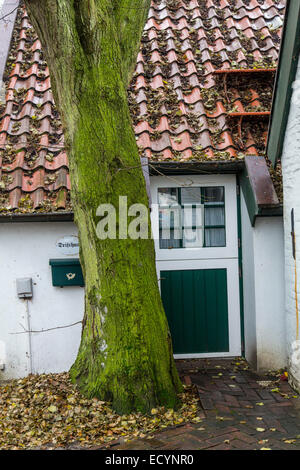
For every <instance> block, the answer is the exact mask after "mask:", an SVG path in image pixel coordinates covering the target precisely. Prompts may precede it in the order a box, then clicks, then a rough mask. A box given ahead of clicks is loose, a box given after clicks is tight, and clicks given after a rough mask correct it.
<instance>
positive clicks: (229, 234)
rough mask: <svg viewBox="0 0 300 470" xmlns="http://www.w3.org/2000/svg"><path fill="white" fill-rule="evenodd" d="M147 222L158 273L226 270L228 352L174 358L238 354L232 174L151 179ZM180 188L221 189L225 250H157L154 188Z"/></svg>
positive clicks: (184, 356) (238, 310)
mask: <svg viewBox="0 0 300 470" xmlns="http://www.w3.org/2000/svg"><path fill="white" fill-rule="evenodd" d="M150 182H151V197H152V211H151V219H152V220H151V222H152V230H153V233H154V243H155V250H156V269H157V276H158V279H159V286H160V272H161V271H172V270H192V269H217V268H219V269H221V268H223V269H226V270H227V296H228V329H229V351H228V352H223V353H220V352H217V353H199V354H175V355H174V357H175V358H177V359H185V358H210V357H211V358H213V357H233V356H240V355H241V316H240V295H239V259H238V226H237V194H236V176H235V175H204V176H202V175H191V176H174V177H173V176H152V177H151V178H150ZM181 186H184V187H186V186H202V187H203V186H204V187H205V186H223V187H224V190H225V230H226V247H217V248H176V249H165V250H163V249H160V248H159V237H158V205H157V203H158V192H157V190H158V188H163V187H181Z"/></svg>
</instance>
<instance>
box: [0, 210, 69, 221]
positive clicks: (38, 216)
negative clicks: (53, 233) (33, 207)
mask: <svg viewBox="0 0 300 470" xmlns="http://www.w3.org/2000/svg"><path fill="white" fill-rule="evenodd" d="M73 221H74V214H73V212H40V213H33V214H5V215H0V223H11V222H22V223H23V222H73Z"/></svg>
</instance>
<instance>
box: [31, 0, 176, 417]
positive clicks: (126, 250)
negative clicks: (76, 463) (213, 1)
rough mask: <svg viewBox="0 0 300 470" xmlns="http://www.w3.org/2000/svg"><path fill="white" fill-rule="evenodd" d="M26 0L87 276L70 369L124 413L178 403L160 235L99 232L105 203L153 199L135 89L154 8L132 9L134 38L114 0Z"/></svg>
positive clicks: (86, 388) (87, 390) (83, 385)
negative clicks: (138, 137) (63, 152)
mask: <svg viewBox="0 0 300 470" xmlns="http://www.w3.org/2000/svg"><path fill="white" fill-rule="evenodd" d="M26 3H27V5H28V7H29V13H30V16H31V19H32V21H33V23H34V25H35V27H36V28H37V30H38V33H39V36H40V39H41V41H42V43H43V45H44V48H45V52H46V55H47V59H48V63H49V66H50V70H51V78H52V84H53V85H54V87H53V88H54V93H55V98H56V103H57V105H58V107H59V109H60V111H61V114H62V119H63V122H64V125H65V136H66V141H67V148H68V154H69V161H70V176H71V185H72V193H71V196H72V203H73V207H74V214H75V221H76V223H77V226H78V230H79V238H80V247H81V254H80V258H81V263H82V267H83V272H84V277H85V286H86V287H85V314H84V321H83V330H82V338H81V344H80V348H79V353H78V357H77V359H76V361H75V364H74V365H73V367H72V368H71V377H72V378H73V380H74V381H76V382H77V383H78V385H79V387H80V390H81V391H82V392H83V393H84V394H86V395H87V396H89V397H94V396H95V397H99V398H101V399H103V400H109V401H112V403H113V407H114V409H115V410H117V411H118V412H120V413H125V412H130V411H131V410H139V411H149V410H151V408H153V407H155V406H157V405H166V406H169V407H174V406H175V405H176V400H177V393H178V392H179V391H180V390H181V384H180V381H179V378H178V375H177V371H176V368H175V365H174V360H173V354H172V344H171V338H170V333H169V328H168V324H167V320H166V316H165V313H164V310H163V307H162V302H161V298H160V293H159V289H158V283H157V275H156V269H155V252H154V244H153V241H152V240H151V239H150V238H149V239H148V240H131V239H125V240H118V239H116V240H110V239H107V240H99V239H98V237H97V235H96V226H97V223H98V221H99V219H98V218H97V217H96V211H97V208H98V206H99V205H100V204H102V203H105V204H107V203H111V204H113V205H114V206H115V207H118V201H119V196H120V195H121V196H127V198H128V206H130V205H131V204H134V203H143V204H145V205H147V204H148V201H147V193H146V188H145V182H144V177H143V173H142V169H141V165H140V159H139V155H138V149H137V145H136V141H135V136H134V133H133V130H132V125H131V119H130V115H129V109H128V103H127V95H126V86H127V81H128V74H129V72H131V69H132V64H133V63H134V61H135V60H136V57H135V56H136V52H137V49H138V45H139V40H140V36H141V33H142V27H143V23H144V21H145V18H146V14H145V11H146V10H145V11H143V10H141V11H140V10H133V11H134V16H133V11H132V12H131V11H130V10H128V11H129V13H127V16H126V21H127V23H128V24H130V27H131V28H134V26H135V35H134V34H133V33H132V31H131V30H130V34H128V37H127V36H126V28H125V27H124V21H125V19H124V18H123V17H122V15H124V12H123V10H122V9H119V10H118V9H114V2H111V1H110V2H108V1H107V0H98V1H97V0H83V1H81V2H78V1H77V0H74V2H73V3H72V2H68V1H67V0H45V1H44V2H43V4H42V5H43V6H42V7H41V6H40V5H41V4H40V2H39V1H38V0H28V1H27V2H26ZM116 3H118V5H119V6H120V4H122V1H120V2H116ZM123 3H124V5H125V4H126V3H127V2H125V1H124V2H123ZM132 3H133V4H135V3H136V1H135V0H133V2H132ZM141 4H143V6H145V7H146V6H147V5H148V4H149V1H148V0H144V1H140V2H139V5H140V6H141ZM126 21H125V22H126ZM117 26H118V27H117ZM121 26H122V27H121ZM121 51H122V52H121ZM124 54H127V55H126V57H124ZM117 233H118V231H117Z"/></svg>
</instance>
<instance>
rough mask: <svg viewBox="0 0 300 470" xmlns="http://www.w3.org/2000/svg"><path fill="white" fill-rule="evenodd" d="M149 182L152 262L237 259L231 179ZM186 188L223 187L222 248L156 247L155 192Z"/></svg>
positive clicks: (160, 179) (168, 178)
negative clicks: (223, 223)
mask: <svg viewBox="0 0 300 470" xmlns="http://www.w3.org/2000/svg"><path fill="white" fill-rule="evenodd" d="M150 182H151V200H152V211H151V224H152V231H153V234H154V244H155V252H156V260H157V261H160V260H166V261H167V260H188V259H191V260H192V259H218V258H223V259H225V258H228V259H230V258H238V244H237V233H238V232H237V200H236V177H235V175H186V176H183V175H181V176H177V175H176V176H152V177H151V178H150ZM187 186H189V187H190V186H197V187H209V186H223V187H224V192H225V233H226V246H225V247H202V248H172V249H161V248H160V247H159V237H158V233H159V231H158V230H159V220H158V189H159V188H178V187H187Z"/></svg>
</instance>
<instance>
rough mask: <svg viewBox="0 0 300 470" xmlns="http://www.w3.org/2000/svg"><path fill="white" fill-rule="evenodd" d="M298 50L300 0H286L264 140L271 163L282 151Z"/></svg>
mask: <svg viewBox="0 0 300 470" xmlns="http://www.w3.org/2000/svg"><path fill="white" fill-rule="evenodd" d="M299 54H300V0H287V6H286V13H285V20H284V27H283V33H282V42H281V48H280V55H279V64H278V70H277V75H276V80H275V87H274V94H273V105H272V110H271V118H270V126H269V134H268V142H267V155H268V157H269V159H270V160H271V162H272V163H273V165H274V166H275V165H276V163H277V161H278V159H280V157H281V154H282V148H283V143H284V136H285V130H286V126H287V122H288V117H289V110H290V103H291V97H292V92H293V81H294V80H295V75H296V70H297V65H298V60H299Z"/></svg>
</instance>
